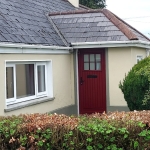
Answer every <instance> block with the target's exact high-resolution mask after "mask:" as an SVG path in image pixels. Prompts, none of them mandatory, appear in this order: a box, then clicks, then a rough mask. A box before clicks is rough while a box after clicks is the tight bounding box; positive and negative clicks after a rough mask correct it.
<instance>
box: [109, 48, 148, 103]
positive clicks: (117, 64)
mask: <svg viewBox="0 0 150 150" xmlns="http://www.w3.org/2000/svg"><path fill="white" fill-rule="evenodd" d="M137 55H143V57H146V49H144V48H132V47H127V48H109V49H108V82H109V85H108V86H107V88H108V93H109V104H110V106H127V103H126V101H125V100H124V96H123V93H122V92H121V90H120V89H119V82H120V80H121V81H122V80H123V78H124V77H125V73H128V71H130V69H131V68H132V67H133V66H134V65H135V64H136V56H137Z"/></svg>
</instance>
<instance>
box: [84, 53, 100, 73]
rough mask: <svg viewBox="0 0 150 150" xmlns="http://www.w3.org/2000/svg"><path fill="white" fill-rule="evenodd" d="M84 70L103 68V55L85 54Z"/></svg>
mask: <svg viewBox="0 0 150 150" xmlns="http://www.w3.org/2000/svg"><path fill="white" fill-rule="evenodd" d="M84 70H101V55H100V54H84Z"/></svg>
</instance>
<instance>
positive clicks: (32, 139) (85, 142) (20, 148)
mask: <svg viewBox="0 0 150 150" xmlns="http://www.w3.org/2000/svg"><path fill="white" fill-rule="evenodd" d="M149 126H150V111H142V112H128V113H125V112H121V113H118V112H115V113H110V114H108V115H107V114H105V113H103V114H93V115H89V116H86V115H84V116H80V117H73V116H72V117H69V116H65V115H57V114H53V115H52V114H51V115H48V114H31V115H20V116H18V117H16V116H12V117H6V118H5V117H3V118H0V149H1V150H81V149H83V150H84V149H85V150H97V149H98V150H128V149H130V150H139V149H140V150H144V149H146V148H150V145H149V143H150V131H149Z"/></svg>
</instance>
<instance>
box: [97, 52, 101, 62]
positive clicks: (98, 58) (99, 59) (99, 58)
mask: <svg viewBox="0 0 150 150" xmlns="http://www.w3.org/2000/svg"><path fill="white" fill-rule="evenodd" d="M99 61H101V57H100V54H96V62H99Z"/></svg>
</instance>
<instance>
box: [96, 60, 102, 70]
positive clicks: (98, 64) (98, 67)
mask: <svg viewBox="0 0 150 150" xmlns="http://www.w3.org/2000/svg"><path fill="white" fill-rule="evenodd" d="M96 70H101V63H100V62H97V63H96Z"/></svg>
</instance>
